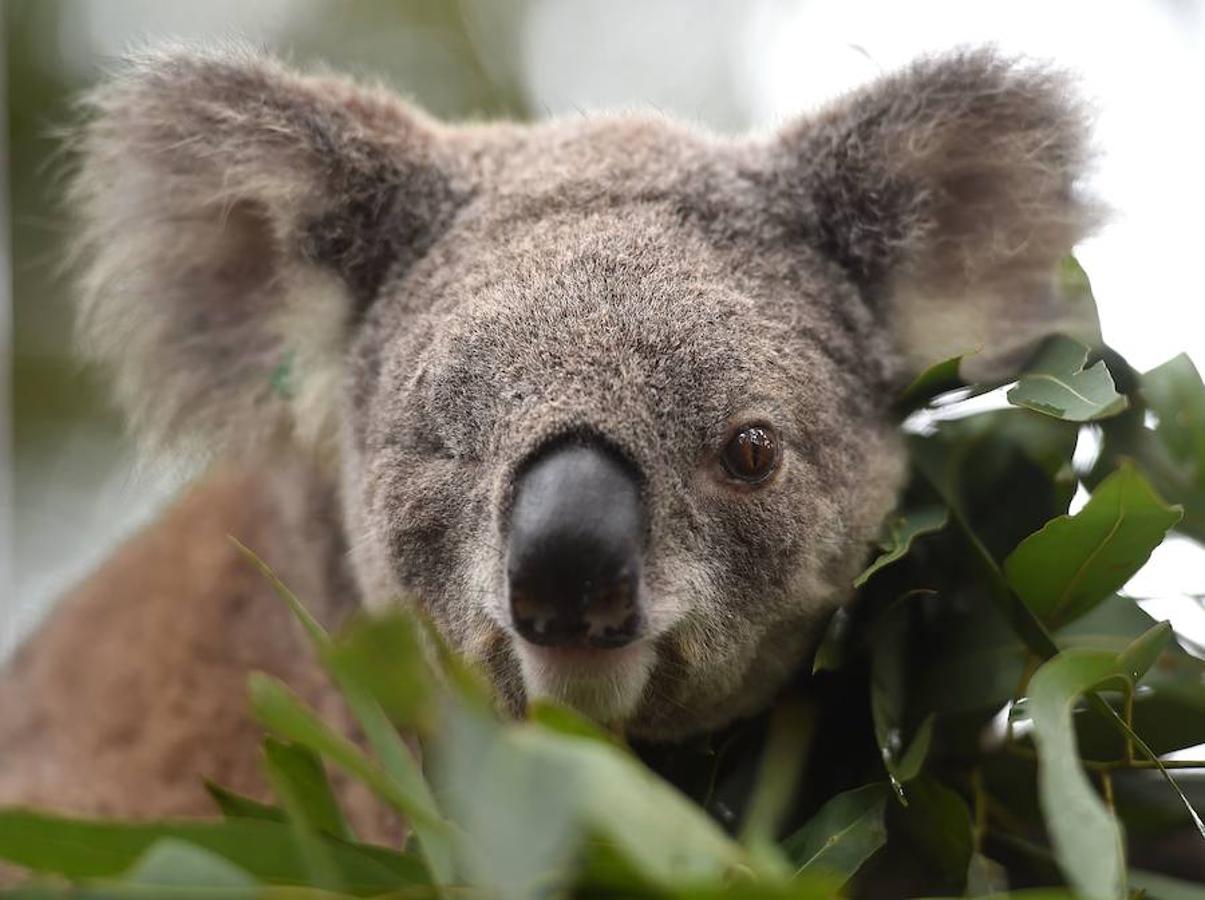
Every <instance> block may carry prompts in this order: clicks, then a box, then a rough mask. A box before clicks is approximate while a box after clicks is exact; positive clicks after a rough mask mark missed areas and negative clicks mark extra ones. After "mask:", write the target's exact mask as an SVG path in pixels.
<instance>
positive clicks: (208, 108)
mask: <svg viewBox="0 0 1205 900" xmlns="http://www.w3.org/2000/svg"><path fill="white" fill-rule="evenodd" d="M87 105H88V107H89V109H90V115H89V118H88V122H87V124H86V126H85V127H84V129H83V131H82V134H81V139H80V146H79V149H80V160H81V163H80V167H79V170H78V173H77V175H76V177H75V180H74V186H73V190H72V195H71V196H72V201H73V203H74V206H75V208H76V209H77V211H78V213H79V216H80V219H81V220H82V232H83V249H84V260H85V263H84V266H83V273H84V276H83V290H82V292H81V293H82V306H81V317H80V321H81V330H82V334H83V337H84V339H85V342H86V346H87V347H88V348H89V350H90V351H91V353H92V355H93V356H94V357H96V358H98V359H100V360H101V361H102V362H104V363H105V364H106V365H107V366H108V367H109V368H110V369H111V370H112V373H113V376H114V384H115V390H116V394H117V397H118V399H119V400H120V401H121V403H122V404H123V406H124V407H125V409H126V410H127V412H128V414H129V416H130V418H131V421H132V423H133V425H134V426H135V428H136V430H137V431H138V432H139V433H140V434H141V435H142V436H143V437H144V438H145V439H146V440H147V441H148V442H149V443H150V444H151V445H152V446H154V447H160V448H178V447H179V446H181V445H190V446H196V445H198V444H199V445H202V446H204V447H205V448H207V449H208V450H210V451H211V452H213V453H216V454H220V455H227V456H231V455H243V456H261V457H262V456H263V455H265V454H271V453H279V452H284V451H283V449H282V448H293V449H295V450H298V451H302V452H305V453H311V454H313V455H314V456H315V457H316V458H317V459H318V460H320V466H319V468H318V470H319V471H322V472H324V473H326V474H325V475H323V476H322V477H324V478H330V479H331V480H332V482H334V483H335V484H336V485H337V489H338V491H339V493H340V496H341V498H342V503H343V508H344V518H345V526H344V527H345V530H346V536H347V540H348V542H349V545H350V546H351V547H352V560H353V566H354V569H355V574H356V577H357V580H358V584H359V587H360V591H361V595H362V596H361V599H362V601H363V602H364V603H365V604H367V605H369V606H370V607H371V606H374V605H376V606H380V605H382V604H389V603H396V602H411V603H415V604H417V605H418V606H419V607H420V608H421V609H422V610H423V611H424V612H425V613H426V614H428V615H429V616H430V617H431V618H432V619H433V620H434V622H435V623H436V624H437V626H438V627H439V628H440V629H441V630H442V632H443V633H444V635H445V636H446V638H447V639H448V640H449V641H450V642H451V643H452V644H453V645H454V646H456V647H458V648H459V649H461V650H462V651H464V652H465V653H466V654H468V655H469V656H470V657H472V658H474V659H476V660H477V661H478V662H479V663H480V664H481V665H482V666H483V667H484V668H485V670H486V671H488V672H489V673H490V675H491V677H492V678H493V679H494V681H495V683H496V684H497V686H498V688H499V689H500V692H501V694H502V696H503V697H504V698H506V699H507V700H508V702H509V703H510V704H512V705H513V706H514V707H515V708H521V707H522V704H523V702H524V700H525V699H526V698H530V697H532V696H540V695H547V696H552V697H556V698H558V699H561V700H564V701H567V702H569V703H571V704H573V705H575V706H577V707H578V708H580V709H581V710H583V711H584V712H586V713H588V714H590V715H592V716H594V717H596V718H598V719H600V720H605V721H609V722H615V723H622V724H623V725H624V726H625V727H626V728H627V730H628V731H629V732H630V733H632V734H635V735H638V736H644V737H651V738H668V737H675V736H682V735H685V734H688V733H690V732H692V731H698V730H702V729H706V728H711V727H715V726H719V725H721V724H723V723H725V722H727V721H729V720H731V719H733V718H734V717H737V716H740V715H743V714H746V713H749V712H752V711H754V710H756V709H757V708H758V707H759V706H761V705H764V704H765V703H766V702H767V700H768V699H769V697H770V695H771V694H772V693H773V692H774V691H775V690H776V689H777V688H778V687H779V686H780V685H781V684H782V682H783V681H784V679H785V678H786V677H787V676H788V675H789V674H790V673H791V672H792V671H793V670H794V669H796V668H797V667H798V665H799V664H800V662H801V660H802V658H803V657H804V656H805V655H806V653H807V652H808V650H809V648H810V647H811V646H812V645H813V644H814V643H815V641H816V639H817V637H818V633H819V630H820V628H821V627H822V625H823V622H824V621H825V619H826V618H827V616H828V615H829V614H830V613H831V612H832V610H833V609H834V608H835V607H836V606H837V605H838V604H840V603H841V602H842V601H844V600H845V599H847V598H848V596H849V594H850V592H851V588H850V582H851V579H852V577H853V576H854V574H855V573H856V571H857V570H858V568H859V567H860V566H861V564H862V563H863V562H864V557H865V554H866V546H867V543H868V541H870V540H871V539H872V538H873V537H874V536H875V534H876V532H877V530H878V528H879V525H880V523H881V521H882V519H883V517H884V516H885V515H886V514H887V513H888V512H889V510H890V509H891V507H892V505H893V503H894V502H895V497H896V492H897V491H898V489H899V486H900V482H901V478H902V472H903V469H904V457H903V451H902V448H901V444H900V442H899V440H898V438H897V435H896V431H897V423H896V422H893V421H892V418H891V401H892V399H893V395H894V393H895V391H896V389H897V388H898V387H899V386H900V385H901V384H902V383H903V382H904V381H905V380H906V379H908V378H909V377H910V376H912V375H914V374H915V373H916V372H917V371H919V369H920V368H921V367H923V366H924V365H926V364H928V363H931V362H934V361H937V360H939V359H942V358H945V357H948V356H951V355H954V354H955V353H958V352H962V351H966V350H970V349H974V348H976V347H977V346H985V345H987V346H992V347H996V348H1000V347H1004V348H1006V349H1008V348H1010V347H1011V348H1012V349H1013V350H1016V349H1018V348H1020V347H1021V346H1022V345H1023V344H1024V343H1025V342H1026V341H1029V340H1032V339H1033V338H1034V337H1036V336H1038V335H1040V334H1041V333H1042V332H1043V331H1044V330H1048V329H1050V328H1054V327H1058V323H1059V321H1060V317H1061V316H1062V315H1063V313H1062V307H1061V305H1060V300H1061V298H1060V297H1059V295H1058V292H1057V289H1056V287H1055V281H1054V273H1055V270H1056V266H1057V263H1058V261H1059V259H1060V258H1061V257H1062V256H1063V255H1064V254H1066V253H1067V252H1068V251H1069V250H1070V248H1071V247H1072V245H1073V244H1074V243H1075V242H1076V241H1077V240H1078V239H1079V238H1080V237H1081V236H1082V235H1083V234H1084V232H1085V230H1086V229H1087V228H1088V227H1089V225H1090V221H1091V219H1092V210H1091V208H1090V206H1089V205H1088V204H1086V203H1085V202H1084V201H1083V200H1081V199H1079V198H1078V197H1077V195H1076V193H1075V191H1074V182H1075V180H1076V178H1077V177H1078V176H1079V175H1080V174H1081V169H1082V167H1083V166H1084V163H1085V152H1084V137H1085V129H1084V124H1083V117H1082V115H1081V113H1080V111H1079V110H1078V108H1077V106H1076V105H1075V104H1074V103H1073V102H1072V101H1071V100H1069V99H1068V97H1067V96H1066V86H1065V84H1064V82H1063V81H1062V80H1061V79H1060V78H1059V77H1058V76H1056V75H1053V74H1051V73H1049V72H1047V71H1044V70H1041V69H1037V68H1033V67H1026V66H1021V65H1018V64H1015V63H1013V62H1011V61H1008V60H1003V59H1001V58H999V57H997V56H996V55H994V54H992V53H990V52H986V51H980V52H966V53H960V54H956V55H951V56H947V57H942V58H937V59H932V60H926V61H921V62H919V63H918V64H916V65H914V66H913V67H912V68H910V69H908V70H906V71H904V72H902V73H900V74H897V75H894V76H891V77H887V78H884V79H882V80H880V81H879V82H877V83H875V84H872V85H871V86H869V87H867V88H866V89H864V90H862V91H860V92H857V93H854V94H852V95H850V96H847V97H845V98H844V99H842V100H840V101H838V102H837V103H836V104H835V105H833V106H832V107H831V108H829V109H827V110H825V111H822V112H820V113H819V114H817V115H814V116H811V117H806V118H801V119H799V120H798V121H795V122H791V123H788V124H787V125H786V126H785V127H783V128H782V129H781V130H779V131H777V132H776V133H773V134H770V135H766V136H759V137H755V138H745V139H732V138H722V137H716V136H712V135H705V134H700V133H698V132H696V131H692V130H690V129H688V128H685V127H683V126H681V125H678V124H675V123H673V122H670V121H666V120H664V119H662V118H654V117H648V118H639V117H600V118H589V117H587V118H579V119H573V120H567V121H554V122H548V123H543V124H537V125H530V126H528V125H514V124H479V125H470V126H447V125H441V124H438V123H436V122H433V121H431V120H430V119H428V118H427V117H426V116H424V115H423V114H422V113H420V112H418V111H417V110H415V109H413V108H411V107H409V106H407V105H406V104H404V103H403V102H401V101H400V100H399V99H397V98H396V97H395V96H394V95H392V94H391V93H389V92H387V91H385V90H382V89H378V88H368V87H363V86H358V85H355V84H352V83H350V82H348V81H345V80H341V79H339V78H337V77H331V76H328V75H318V76H312V75H310V76H307V75H301V74H297V73H295V72H293V71H290V70H289V69H287V68H285V67H283V66H282V65H280V64H278V63H277V62H275V61H273V60H270V59H266V58H263V57H262V56H257V55H255V54H252V53H248V52H245V51H222V52H218V53H214V52H203V53H198V52H192V51H170V52H165V53H160V54H156V55H150V56H146V57H144V58H140V59H137V60H134V61H132V62H131V63H130V64H129V65H128V66H127V68H126V69H125V70H124V71H123V72H122V73H119V74H118V75H117V76H116V77H115V78H114V79H113V80H111V81H110V82H108V83H107V84H105V85H104V86H102V87H101V88H99V89H98V90H96V91H95V92H94V93H93V94H91V95H90V97H89V98H88V102H87ZM1007 356H1008V354H1007V353H1005V354H1003V356H1002V357H1001V359H1002V358H1003V357H1007ZM995 362H1000V359H997V360H995Z"/></svg>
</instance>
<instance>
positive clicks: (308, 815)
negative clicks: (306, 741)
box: [264, 737, 351, 890]
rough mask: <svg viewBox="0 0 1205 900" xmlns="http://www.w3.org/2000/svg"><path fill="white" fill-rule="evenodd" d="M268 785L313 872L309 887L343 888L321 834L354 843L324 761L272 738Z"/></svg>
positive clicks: (266, 748)
mask: <svg viewBox="0 0 1205 900" xmlns="http://www.w3.org/2000/svg"><path fill="white" fill-rule="evenodd" d="M264 761H265V768H266V770H267V774H268V781H269V782H271V784H272V789H273V790H274V791H275V792H276V799H277V800H278V801H279V802H280V805H281V806H283V807H284V809H285V810H286V811H287V813H288V821H289V824H290V826H291V827H292V829H293V834H294V838H295V840H296V841H297V851H298V855H299V856H300V857H301V859H302V860H304V861H305V864H306V868H307V869H308V871H309V875H310V877H309V883H310V884H313V885H316V886H317V887H322V888H327V889H329V890H340V889H341V888H342V887H343V885H342V881H341V879H340V878H339V873H338V870H337V869H336V867H335V864H334V861H333V860H332V859H331V857H330V854H329V853H328V852H327V848H326V845H325V844H324V843H323V842H322V840H321V839H320V838H319V836H318V833H319V832H320V831H325V832H326V833H327V834H329V835H331V836H333V837H338V838H343V839H345V840H346V839H350V838H351V831H350V829H349V828H348V827H347V823H346V822H345V821H344V819H343V814H342V812H340V810H339V806H338V804H337V803H336V802H335V796H334V794H333V793H332V791H331V787H330V784H329V782H327V780H326V770H325V769H323V767H322V761H321V760H320V759H318V757H317V756H315V755H314V754H313V753H312V752H311V751H309V750H307V749H306V748H305V747H302V746H301V745H299V744H286V743H282V742H280V741H277V740H275V739H274V738H272V737H268V738H267V739H266V740H265V741H264Z"/></svg>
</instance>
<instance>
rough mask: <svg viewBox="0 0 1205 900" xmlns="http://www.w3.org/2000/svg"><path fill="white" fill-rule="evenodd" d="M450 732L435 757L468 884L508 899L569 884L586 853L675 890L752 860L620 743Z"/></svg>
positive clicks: (513, 732) (484, 724)
mask: <svg viewBox="0 0 1205 900" xmlns="http://www.w3.org/2000/svg"><path fill="white" fill-rule="evenodd" d="M451 724H452V726H453V727H452V730H451V732H450V733H449V734H447V735H446V736H445V740H446V744H445V745H444V746H441V747H440V748H439V750H440V752H438V753H436V754H435V756H434V758H433V762H438V764H439V767H440V768H439V775H440V784H441V785H442V786H443V790H442V792H441V794H442V796H444V797H445V798H446V802H447V805H448V808H449V810H450V811H451V812H452V814H453V815H454V816H455V819H456V822H457V824H458V825H460V826H461V828H462V829H463V840H462V841H460V842H459V850H460V858H461V859H463V860H464V866H465V870H466V871H467V873H468V874H469V876H470V879H471V880H472V881H473V882H474V883H476V884H481V885H488V886H490V887H491V888H492V889H494V890H495V891H496V893H497V894H498V896H500V897H504V898H510V897H516V898H517V897H528V896H531V894H532V893H533V890H534V887H533V886H534V885H535V884H536V883H541V884H547V883H550V879H551V880H553V883H554V882H555V879H557V878H564V877H566V876H567V874H568V872H569V870H570V867H571V864H572V862H573V860H574V859H576V858H577V857H578V855H579V853H580V852H581V851H582V850H584V849H587V848H588V849H589V851H590V856H597V855H598V854H599V853H601V852H603V848H606V850H607V852H609V853H610V854H612V855H614V856H615V857H616V858H618V859H620V860H622V861H623V863H624V865H625V866H626V867H628V868H630V869H631V870H632V871H633V872H635V873H637V874H638V875H639V876H640V877H641V878H642V879H644V880H646V881H648V882H649V883H651V884H655V885H657V886H658V887H660V888H662V889H667V890H673V891H675V892H677V891H679V890H681V889H683V888H684V887H685V886H688V885H698V884H705V883H707V882H708V881H711V880H714V879H718V878H720V877H722V876H723V875H724V874H725V873H727V872H729V871H730V870H732V869H733V868H735V867H737V866H738V865H747V863H748V857H747V856H746V854H745V853H744V851H743V850H742V849H741V847H740V846H739V845H738V844H737V843H736V842H735V841H733V840H731V839H730V838H729V837H728V836H727V835H725V834H724V833H723V831H721V830H720V828H719V826H718V825H716V823H715V822H714V821H713V820H712V819H711V818H710V817H708V816H707V815H706V813H704V812H703V811H702V810H701V809H700V808H699V807H698V806H696V805H695V804H693V803H691V802H690V801H688V800H687V799H686V798H685V797H683V796H682V795H681V794H679V793H678V792H677V791H676V790H675V789H674V788H672V787H670V786H669V785H668V784H667V783H666V782H664V781H663V780H662V779H660V778H659V777H657V776H656V775H654V774H653V773H652V772H651V771H649V770H648V769H647V768H646V767H645V766H644V765H642V764H641V763H640V762H638V761H637V760H636V759H634V758H633V757H632V756H631V755H630V754H628V753H627V752H625V751H622V750H620V749H619V748H617V747H615V746H613V745H611V744H610V743H607V742H604V741H599V740H595V739H593V738H582V737H577V736H572V735H567V734H562V733H558V732H553V731H549V730H547V729H544V728H540V727H536V726H533V725H532V724H530V723H518V724H514V725H499V724H498V723H497V722H493V721H489V720H487V719H485V718H483V717H482V716H479V715H473V714H462V715H457V716H455V717H453V719H452V720H451Z"/></svg>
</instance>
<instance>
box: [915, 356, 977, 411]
mask: <svg viewBox="0 0 1205 900" xmlns="http://www.w3.org/2000/svg"><path fill="white" fill-rule="evenodd" d="M963 356H965V354H963V355H959V356H952V357H950V358H949V359H943V360H942V361H941V362H937V363H934V364H933V365H931V366H929V367H928V368H927V369H925V370H924V371H923V372H921V373H920V374H919V375H917V376H916V378H915V379H913V381H912V383H911V384H909V385H908V387H906V388H904V391H903V393H902V394H900V399H899V405H900V407H901V408H902V409H905V410H909V409H915V408H917V407H918V406H924V405H925V404H926V403H928V402H929V401H930V400H932V399H933V398H934V397H936V396H938V395H939V394H944V393H946V392H948V391H952V390H956V389H957V388H960V387H963V386H964V385H965V384H966V382H965V381H963V379H962V376H961V375H960V374H959V368H960V367H961V365H962V360H963Z"/></svg>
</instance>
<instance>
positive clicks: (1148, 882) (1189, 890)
mask: <svg viewBox="0 0 1205 900" xmlns="http://www.w3.org/2000/svg"><path fill="white" fill-rule="evenodd" d="M1130 886H1131V887H1132V888H1134V889H1135V890H1140V891H1145V892H1146V900H1202V897H1205V887H1202V886H1201V885H1200V884H1197V883H1193V884H1190V883H1189V882H1187V881H1180V880H1179V879H1178V878H1171V877H1170V876H1168V875H1163V874H1160V873H1159V872H1146V871H1143V870H1142V869H1130Z"/></svg>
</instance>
